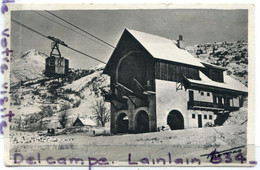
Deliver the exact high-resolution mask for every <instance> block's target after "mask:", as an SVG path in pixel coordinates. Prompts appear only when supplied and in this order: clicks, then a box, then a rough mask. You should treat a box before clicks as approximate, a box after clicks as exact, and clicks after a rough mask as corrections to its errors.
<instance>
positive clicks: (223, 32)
mask: <svg viewBox="0 0 260 170" xmlns="http://www.w3.org/2000/svg"><path fill="white" fill-rule="evenodd" d="M38 12H39V13H40V14H42V15H44V16H46V17H49V18H51V19H53V20H55V21H57V22H59V23H62V24H63V25H66V26H67V27H70V28H72V29H74V30H75V31H78V32H81V31H79V30H77V29H76V28H73V27H72V26H70V25H68V24H66V23H64V22H62V21H60V20H59V19H57V18H55V17H54V16H52V15H50V14H48V13H47V12H45V11H38ZM52 12H53V13H54V14H56V15H58V16H60V17H62V18H64V19H66V20H68V21H70V22H71V23H73V24H75V25H77V26H78V27H80V28H82V29H84V30H86V31H88V32H90V33H91V34H94V35H96V36H97V37H99V38H101V39H103V40H104V41H106V42H108V43H110V44H112V45H114V46H116V44H117V42H118V40H119V38H120V36H121V34H122V32H123V30H124V28H129V29H134V30H138V31H142V32H147V33H151V34H155V35H159V36H163V37H166V38H169V39H175V40H176V39H178V35H179V34H182V35H183V39H184V40H185V42H186V45H195V44H199V43H207V42H218V41H222V42H223V41H228V42H232V41H237V40H246V39H247V31H248V13H247V10H212V9H211V10H205V9H203V10H176V9H171V10H88V11H79V10H75V11H72V10H71V11H52ZM11 17H12V18H13V19H15V20H17V21H19V22H22V23H23V24H25V25H27V26H29V27H31V28H33V29H35V30H37V31H39V32H41V33H43V34H45V35H50V36H54V37H57V38H60V39H61V40H63V41H64V42H65V43H67V44H68V45H69V46H71V47H73V48H76V49H77V50H80V51H82V52H84V53H87V54H89V55H92V56H94V57H96V58H98V59H100V60H103V61H105V62H107V61H108V59H109V57H110V55H111V53H112V52H113V48H110V47H109V46H107V45H104V44H103V45H101V44H102V43H101V44H100V43H96V42H95V41H92V40H90V39H88V38H86V37H84V36H82V35H79V34H77V33H75V32H73V31H71V30H69V29H67V28H65V27H63V26H60V25H58V24H57V23H54V22H52V21H50V20H48V19H46V18H44V17H42V16H40V15H38V14H36V13H34V12H31V11H13V12H12V14H11ZM11 29H12V32H11V36H12V37H11V45H12V50H14V54H17V53H20V52H23V51H26V50H30V49H36V50H38V51H40V52H43V53H45V54H47V55H49V53H50V50H51V47H50V43H51V41H49V40H48V39H46V38H44V37H41V36H40V35H38V34H36V33H34V32H31V31H29V30H28V29H26V28H22V27H21V26H18V25H16V24H15V23H13V22H12V25H11ZM81 33H82V32H81ZM83 34H84V33H83ZM60 50H61V53H62V56H63V57H65V58H68V59H69V60H70V67H72V68H88V67H90V66H92V65H96V64H98V62H97V61H94V60H92V59H90V58H88V57H86V56H83V55H81V54H78V53H76V52H73V51H71V50H70V49H67V48H64V47H60Z"/></svg>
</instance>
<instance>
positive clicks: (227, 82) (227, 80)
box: [186, 71, 247, 93]
mask: <svg viewBox="0 0 260 170" xmlns="http://www.w3.org/2000/svg"><path fill="white" fill-rule="evenodd" d="M199 74H200V78H201V80H193V79H188V78H186V79H187V80H188V81H189V82H191V83H195V84H201V85H206V86H213V87H218V88H224V89H229V90H235V91H240V92H245V93H247V87H246V86H245V85H243V84H242V83H240V82H239V81H237V80H235V79H233V78H231V77H230V76H228V75H226V74H225V73H224V74H223V76H224V83H220V82H216V81H213V80H211V79H210V78H208V77H207V76H206V75H205V74H203V73H202V72H201V71H199Z"/></svg>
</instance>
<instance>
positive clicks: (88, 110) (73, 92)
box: [10, 50, 109, 131]
mask: <svg viewBox="0 0 260 170" xmlns="http://www.w3.org/2000/svg"><path fill="white" fill-rule="evenodd" d="M45 56H46V55H44V54H42V53H40V52H37V51H36V50H30V51H27V52H25V53H22V54H20V55H18V56H14V57H13V58H12V61H11V67H12V71H11V77H12V79H11V85H12V86H11V89H12V94H11V101H10V104H11V109H12V111H13V112H14V113H19V114H16V117H15V120H22V123H20V124H19V128H20V129H24V130H29V131H31V130H37V129H38V130H39V129H47V128H57V127H60V123H59V119H60V118H59V116H60V114H61V113H62V112H64V111H66V113H67V118H68V121H67V125H68V126H69V125H71V124H72V123H73V121H75V119H76V118H77V117H80V118H82V119H89V120H90V121H92V122H95V123H96V121H95V120H94V119H93V107H94V106H95V105H96V101H103V97H102V96H101V92H102V91H101V89H102V90H108V89H109V79H108V77H107V76H105V75H103V74H102V71H103V69H104V66H105V65H104V64H100V65H97V66H94V67H92V68H89V69H84V70H83V69H80V70H75V69H71V70H70V73H69V76H68V77H69V78H68V79H67V80H57V79H49V78H47V77H45V76H44V75H43V71H44V68H45ZM29 63H30V64H32V65H33V66H30V67H29V66H28V65H27V64H29ZM24 66H27V67H24ZM19 70H22V72H20V71H19ZM31 72H32V73H31ZM21 74H24V75H25V76H23V77H20V75H21ZM21 81H22V83H21ZM19 82H20V83H19ZM105 107H106V109H107V110H109V107H108V103H105ZM13 126H14V129H17V128H18V127H17V126H18V125H17V124H15V123H14V124H13Z"/></svg>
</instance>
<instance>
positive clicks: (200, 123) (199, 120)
mask: <svg viewBox="0 0 260 170" xmlns="http://www.w3.org/2000/svg"><path fill="white" fill-rule="evenodd" d="M198 127H199V128H201V127H202V118H201V115H198Z"/></svg>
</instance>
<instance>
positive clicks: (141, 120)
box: [136, 110, 149, 133]
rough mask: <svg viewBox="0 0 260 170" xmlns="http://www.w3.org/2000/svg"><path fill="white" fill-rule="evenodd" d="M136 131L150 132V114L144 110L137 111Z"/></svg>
mask: <svg viewBox="0 0 260 170" xmlns="http://www.w3.org/2000/svg"><path fill="white" fill-rule="evenodd" d="M136 132H137V133H146V132H149V116H148V114H147V113H146V111H144V110H142V111H139V112H138V113H137V118H136Z"/></svg>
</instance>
